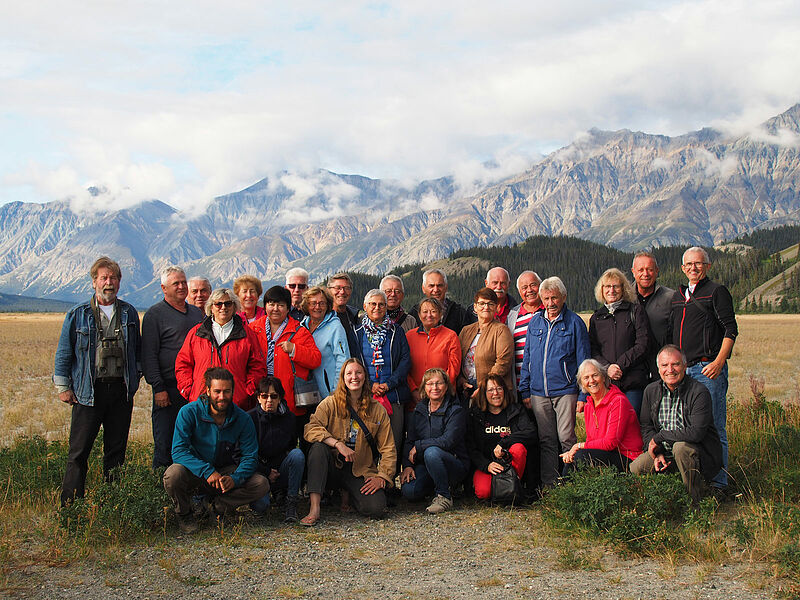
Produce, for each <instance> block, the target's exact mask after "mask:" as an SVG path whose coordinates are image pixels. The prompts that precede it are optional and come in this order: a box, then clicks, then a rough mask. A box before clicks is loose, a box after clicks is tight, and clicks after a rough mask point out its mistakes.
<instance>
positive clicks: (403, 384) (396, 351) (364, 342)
mask: <svg viewBox="0 0 800 600" xmlns="http://www.w3.org/2000/svg"><path fill="white" fill-rule="evenodd" d="M356 335H357V336H358V343H359V348H360V350H361V356H360V357H359V358H361V361H362V362H363V363H364V366H366V367H367V376H368V377H369V382H370V385H371V384H373V383H386V384H388V385H389V391H388V392H386V399H387V400H388V401H389V402H391V403H392V404H398V403H402V402H408V401H409V400H411V392H410V391H409V389H408V381H407V380H406V379H407V377H408V372H409V371H410V370H411V351H410V350H409V348H408V340H407V339H406V332H405V331H403V328H402V327H395V326H394V325H391V326H390V329H389V332H388V333H387V334H386V342H385V343H384V344H383V348H382V349H381V353H382V354H383V360H384V364H383V365H382V366H381V369H380V373H379V374H376V370H375V365H373V364H372V346H370V345H369V340H368V339H367V336H366V332H365V331H364V326H363V325H359V326H358V329H356Z"/></svg>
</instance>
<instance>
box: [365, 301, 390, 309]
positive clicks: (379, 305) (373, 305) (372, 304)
mask: <svg viewBox="0 0 800 600" xmlns="http://www.w3.org/2000/svg"><path fill="white" fill-rule="evenodd" d="M367 306H368V307H370V308H384V307H385V306H386V302H367Z"/></svg>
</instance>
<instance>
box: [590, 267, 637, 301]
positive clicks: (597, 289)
mask: <svg viewBox="0 0 800 600" xmlns="http://www.w3.org/2000/svg"><path fill="white" fill-rule="evenodd" d="M609 279H617V280H618V281H619V282H620V284H622V299H623V300H627V301H628V302H631V303H632V302H636V292H634V291H633V286H632V285H631V282H630V281H628V278H627V277H625V274H624V273H623V272H622V271H620V270H619V269H615V268H611V269H606V270H605V272H603V274H602V275H600V279H598V280H597V283H596V284H595V286H594V297H595V299H597V301H598V302H599V303H600V304H605V302H606V300H605V298H604V297H603V283H604V282H606V281H608V280H609Z"/></svg>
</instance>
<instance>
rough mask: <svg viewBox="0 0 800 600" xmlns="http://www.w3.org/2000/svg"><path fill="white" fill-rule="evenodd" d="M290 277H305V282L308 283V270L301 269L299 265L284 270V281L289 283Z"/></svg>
mask: <svg viewBox="0 0 800 600" xmlns="http://www.w3.org/2000/svg"><path fill="white" fill-rule="evenodd" d="M290 277H302V278H303V279H305V282H306V283H308V271H306V270H305V269H301V268H300V267H294V268H293V269H289V270H288V271H286V283H289V278H290Z"/></svg>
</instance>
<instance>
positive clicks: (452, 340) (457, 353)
mask: <svg viewBox="0 0 800 600" xmlns="http://www.w3.org/2000/svg"><path fill="white" fill-rule="evenodd" d="M406 340H408V349H409V350H410V352H411V370H410V371H409V372H408V387H409V389H411V390H412V391H413V390H418V389H419V386H420V384H421V383H422V376H423V375H424V374H425V371H427V370H428V369H430V368H432V367H440V368H442V369H444V370H445V371H447V375H448V376H449V377H450V383H452V384H453V385H455V383H456V377H458V374H459V373H460V372H461V343H460V342H459V341H458V336H457V335H456V332H455V331H453V330H452V329H448V328H447V327H445V326H444V325H438V326H437V327H433V328H432V329H431V331H430V333H425V329H423V328H422V327H418V328H417V329H412V330H411V331H409V332H408V333H406ZM410 408H411V409H413V406H412V407H410Z"/></svg>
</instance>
